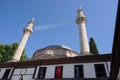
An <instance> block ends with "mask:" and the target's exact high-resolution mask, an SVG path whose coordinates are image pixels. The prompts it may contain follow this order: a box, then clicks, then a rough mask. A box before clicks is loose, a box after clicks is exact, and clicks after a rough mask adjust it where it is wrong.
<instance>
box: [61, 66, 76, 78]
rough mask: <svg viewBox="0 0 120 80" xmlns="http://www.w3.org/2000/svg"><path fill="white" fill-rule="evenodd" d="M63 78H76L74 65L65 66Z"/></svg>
mask: <svg viewBox="0 0 120 80" xmlns="http://www.w3.org/2000/svg"><path fill="white" fill-rule="evenodd" d="M63 78H74V65H73V64H68V65H63Z"/></svg>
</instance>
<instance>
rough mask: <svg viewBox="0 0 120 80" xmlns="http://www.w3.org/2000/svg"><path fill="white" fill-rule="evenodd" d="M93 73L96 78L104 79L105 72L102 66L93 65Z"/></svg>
mask: <svg viewBox="0 0 120 80" xmlns="http://www.w3.org/2000/svg"><path fill="white" fill-rule="evenodd" d="M94 66H95V73H96V78H105V77H107V76H106V72H105V67H104V64H95V65H94Z"/></svg>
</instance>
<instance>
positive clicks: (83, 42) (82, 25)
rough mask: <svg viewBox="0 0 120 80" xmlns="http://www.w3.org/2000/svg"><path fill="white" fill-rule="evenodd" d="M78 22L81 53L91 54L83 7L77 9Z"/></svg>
mask: <svg viewBox="0 0 120 80" xmlns="http://www.w3.org/2000/svg"><path fill="white" fill-rule="evenodd" d="M76 23H77V24H78V26H79V36H80V49H81V52H80V53H81V54H83V55H87V54H90V52H89V45H88V38H87V32H86V16H85V15H84V12H83V10H82V9H81V8H80V9H78V11H77V18H76Z"/></svg>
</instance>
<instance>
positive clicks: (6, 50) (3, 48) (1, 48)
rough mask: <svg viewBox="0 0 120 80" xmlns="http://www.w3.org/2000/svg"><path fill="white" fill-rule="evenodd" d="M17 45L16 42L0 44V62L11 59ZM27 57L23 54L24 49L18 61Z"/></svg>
mask: <svg viewBox="0 0 120 80" xmlns="http://www.w3.org/2000/svg"><path fill="white" fill-rule="evenodd" d="M17 47H18V43H13V44H12V45H6V44H0V63H4V62H7V61H9V60H11V59H12V57H13V55H14V54H15V51H16V49H17ZM27 59H28V57H27V55H26V54H25V50H24V51H23V53H22V56H21V59H20V61H24V60H27Z"/></svg>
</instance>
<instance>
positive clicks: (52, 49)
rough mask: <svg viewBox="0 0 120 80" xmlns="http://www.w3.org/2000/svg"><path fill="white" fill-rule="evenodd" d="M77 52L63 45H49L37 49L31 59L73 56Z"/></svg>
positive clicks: (76, 54)
mask: <svg viewBox="0 0 120 80" xmlns="http://www.w3.org/2000/svg"><path fill="white" fill-rule="evenodd" d="M75 56H78V53H77V52H75V51H73V50H72V49H71V48H69V47H67V46H64V45H50V46H47V47H45V48H42V49H39V50H37V51H36V52H35V53H34V55H33V57H32V60H39V59H54V58H66V57H75Z"/></svg>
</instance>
